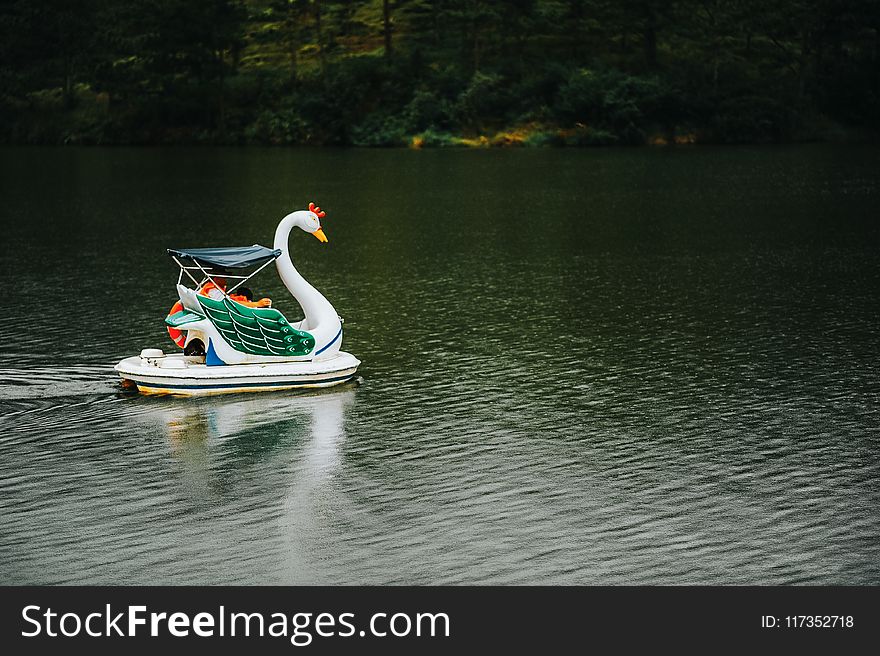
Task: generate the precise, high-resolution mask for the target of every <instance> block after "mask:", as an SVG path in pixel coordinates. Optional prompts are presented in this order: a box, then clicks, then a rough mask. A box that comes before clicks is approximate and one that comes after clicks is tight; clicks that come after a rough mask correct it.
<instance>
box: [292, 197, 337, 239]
mask: <svg viewBox="0 0 880 656" xmlns="http://www.w3.org/2000/svg"><path fill="white" fill-rule="evenodd" d="M297 214H298V215H299V219H300V220H299V221H297V223H296V225H298V226H299V227H300V229H302V230H303V231H305V232H308V233H309V234H310V235H314V236H315V238H317V240H318V241H320V242H322V243H324V244H326V243H327V242H328V241H329V240H328V239H327V235H325V234H324V231H323V230H322V229H321V219H322V218H323V217H324V216H325V215H326V212H324V211H323V210H322V209H321V208H320V207H317V206H316V205H315V204H314V203H309V209H308V211H306V212H297Z"/></svg>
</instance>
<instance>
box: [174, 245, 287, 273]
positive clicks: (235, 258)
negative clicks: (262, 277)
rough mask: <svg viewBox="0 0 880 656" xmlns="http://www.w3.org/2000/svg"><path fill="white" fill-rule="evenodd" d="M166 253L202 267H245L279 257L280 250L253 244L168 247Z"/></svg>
mask: <svg viewBox="0 0 880 656" xmlns="http://www.w3.org/2000/svg"><path fill="white" fill-rule="evenodd" d="M168 254H169V255H172V256H174V257H177V258H179V259H181V260H190V261H192V262H198V263H199V264H201V265H202V266H203V267H220V268H221V269H246V268H247V267H249V266H255V265H257V264H264V263H265V262H268V261H270V260H274V259H275V258H277V257H280V256H281V251H280V250H274V251H273V250H272V249H271V248H266V247H265V246H260V245H259V244H254V245H253V246H229V247H227V248H169V249H168Z"/></svg>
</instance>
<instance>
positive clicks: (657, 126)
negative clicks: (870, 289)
mask: <svg viewBox="0 0 880 656" xmlns="http://www.w3.org/2000/svg"><path fill="white" fill-rule="evenodd" d="M878 56H880V3H878V2H876V1H873V0H816V1H813V2H809V1H804V0H779V1H777V2H761V1H758V0H728V1H724V0H676V1H674V2H667V1H661V0H633V1H631V2H614V1H613V0H513V1H510V2H498V1H484V0H483V1H481V0H475V1H465V0H362V1H339V0H247V1H240V0H143V1H135V0H60V1H50V0H17V1H12V2H6V3H3V4H2V5H0V142H2V143H6V144H196V143H204V144H272V145H355V146H410V147H423V146H495V145H499V146H515V145H563V146H591V145H615V144H620V145H624V144H627V145H640V144H667V143H779V142H792V141H809V140H859V139H873V138H875V136H876V135H877V133H878V126H880V61H878Z"/></svg>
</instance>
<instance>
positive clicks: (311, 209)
mask: <svg viewBox="0 0 880 656" xmlns="http://www.w3.org/2000/svg"><path fill="white" fill-rule="evenodd" d="M309 212H313V213H314V214H315V216H317V217H318V218H319V219H323V218H324V215H326V214H327V213H326V212H325V211H324V210H322V209H321V208H320V207H318V206H317V205H315V204H314V203H309Z"/></svg>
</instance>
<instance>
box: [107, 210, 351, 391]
mask: <svg viewBox="0 0 880 656" xmlns="http://www.w3.org/2000/svg"><path fill="white" fill-rule="evenodd" d="M323 217H324V212H323V211H321V208H320V207H316V206H315V204H314V203H309V209H308V210H299V211H296V212H292V213H290V214H288V215H287V216H285V217H284V218H283V219H282V220H281V222H280V223H279V224H278V227H277V229H276V230H275V242H274V244H273V248H266V247H265V246H259V245H257V244H254V245H253V246H239V247H229V248H180V249H171V248H169V249H168V254H169V255H170V256H171V257H172V259H173V260H174V261H175V262H176V263H177V265H178V266H179V267H180V274H179V275H178V278H177V295H178V297H179V299H180V300H179V302H178V303H175V305H174V306H173V307H172V308H171V312H170V313H169V314H168V316H167V317H166V318H165V323H166V325H167V327H168V332H169V333H170V335H171V338H172V340H173V341H174V342H175V344H177V345H178V346H179V347H182V348H183V353H173V354H166V353H165V352H163V351H162V350H161V349H156V348H148V349H144V350H143V351H141V353H140V355H136V356H132V357H129V358H125V359H124V360H122V361H121V362H120V363H119V364H117V365H116V367H115V369H116V371H117V372H118V373H119V375H120V377H121V378H122V383H123V385H124V386H128V387H132V386H136V387H137V389H138V390H139V391H141V392H145V393H151V394H175V395H181V396H195V395H205V394H221V393H227V392H251V391H268V390H283V389H292V388H297V387H330V386H331V385H338V384H340V383H344V382H346V381H349V380H351V379H352V378H354V376H355V373H356V372H357V368H358V366H359V365H360V364H361V362H360V360H358V359H357V358H356V357H354V356H353V355H351V354H350V353H346V352H345V351H342V350H340V349H341V346H342V319H341V318H340V317H339V315H337V314H336V310H334V309H333V306H332V305H331V304H330V302H329V301H328V300H327V299H326V298H324V296H323V295H322V294H321V293H320V292H319V291H318V290H317V289H315V288H314V287H313V286H312V285H311V284H309V282H308V281H307V280H306V279H305V278H303V277H302V275H301V274H300V273H299V272H298V271H297V270H296V267H294V266H293V261H292V260H291V259H290V252H289V251H288V238H289V236H290V231H291V230H292V229H293V228H294V227H296V228H299V229H301V230H303V231H304V232H308V233H310V234H311V235H314V236H315V237H317V239H318V240H319V241H321V242H324V243H326V242H327V237H326V235H325V234H324V231H323V230H322V229H321V218H323ZM272 262H274V263H275V266H276V268H277V270H278V275H279V277H280V278H281V280H282V282H283V283H284V286H285V287H287V289H288V291H290V293H291V294H292V295H293V297H294V298H295V299H296V301H297V302H298V303H299V305H300V307H301V308H302V310H303V314H304V315H305V318H304V319H303V320H302V321H297V322H290V321H288V320H287V318H286V317H285V316H284V315H283V314H282V313H281V312H280V311H279V310H277V309H276V308H273V307H269V306H270V305H271V302H270V301H268V299H266V300H265V301H261V302H259V303H253V302H250V301H248V300H246V297H245V296H242V295H240V294H236V291H238V290H240V289H243V288H242V285H243V284H244V283H245V282H246V281H248V280H250V278H252V277H253V276H255V275H256V274H257V273H259V272H260V271H262V270H263V269H265V268H266V267H267V266H269V265H270V264H271V263H272ZM248 271H250V273H248ZM184 276H186V277H187V278H188V280H186V282H187V284H189V283H190V282H191V283H192V284H193V285H194V287H193V288H190V287H188V286H187V285H185V284H183V283H184V282H185V279H184ZM227 279H229V280H230V281H233V283H234V284H230V286H229V288H228V289H227V288H226V284H227V283H226V281H227ZM208 290H210V293H209V292H208Z"/></svg>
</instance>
